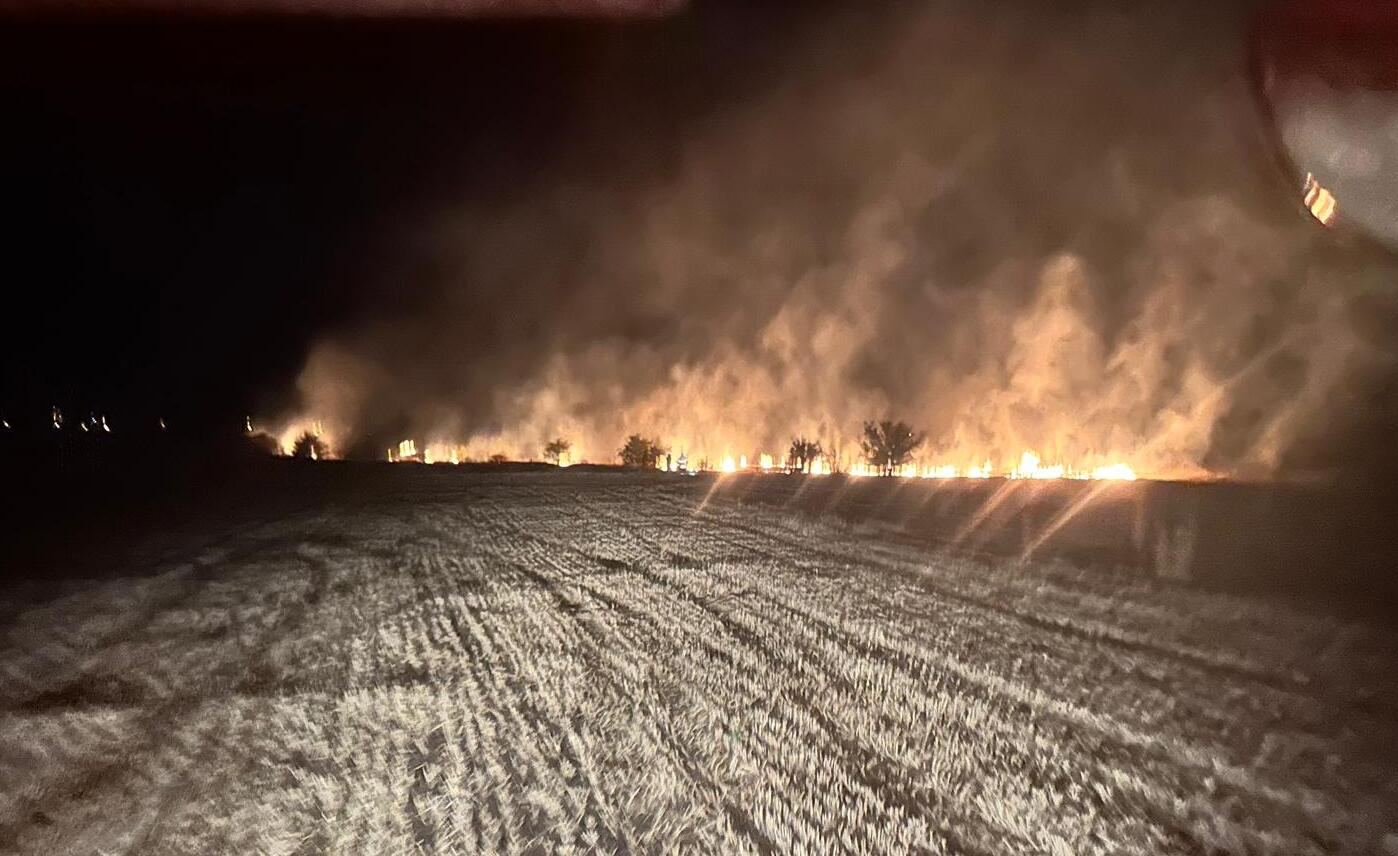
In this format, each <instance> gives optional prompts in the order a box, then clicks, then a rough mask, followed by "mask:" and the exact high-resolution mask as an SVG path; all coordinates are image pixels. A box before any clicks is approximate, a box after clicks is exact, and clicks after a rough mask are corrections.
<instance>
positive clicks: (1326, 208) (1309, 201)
mask: <svg viewBox="0 0 1398 856" xmlns="http://www.w3.org/2000/svg"><path fill="white" fill-rule="evenodd" d="M1304 193H1305V195H1304V196H1303V197H1302V201H1304V202H1305V203H1306V207H1307V208H1309V209H1310V212H1311V214H1313V215H1314V216H1315V218H1316V219H1317V220H1319V221H1320V222H1321V223H1322V224H1323V225H1326V226H1329V225H1330V224H1331V223H1333V222H1334V221H1335V208H1336V204H1337V203H1336V201H1335V195H1334V194H1333V193H1331V192H1330V191H1328V190H1326V189H1325V188H1324V187H1321V186H1320V182H1319V181H1317V180H1316V177H1315V176H1314V175H1312V174H1310V173H1309V172H1308V173H1306V187H1305V190H1304Z"/></svg>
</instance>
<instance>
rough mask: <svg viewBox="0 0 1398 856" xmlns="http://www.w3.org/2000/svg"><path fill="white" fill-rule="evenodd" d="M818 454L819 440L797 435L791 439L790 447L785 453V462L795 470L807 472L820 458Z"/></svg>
mask: <svg viewBox="0 0 1398 856" xmlns="http://www.w3.org/2000/svg"><path fill="white" fill-rule="evenodd" d="M820 454H821V450H820V442H819V441H816V440H807V439H806V438H805V437H797V438H796V439H795V440H792V441H791V448H790V449H789V450H788V451H787V453H786V462H787V465H788V466H790V467H791V468H792V469H794V470H796V472H798V473H808V472H810V471H811V465H812V464H814V463H815V462H816V461H818V460H820Z"/></svg>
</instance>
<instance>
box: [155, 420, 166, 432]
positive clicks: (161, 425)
mask: <svg viewBox="0 0 1398 856" xmlns="http://www.w3.org/2000/svg"><path fill="white" fill-rule="evenodd" d="M156 421H157V422H159V423H160V430H161V431H164V430H165V420H164V419H157V420H156Z"/></svg>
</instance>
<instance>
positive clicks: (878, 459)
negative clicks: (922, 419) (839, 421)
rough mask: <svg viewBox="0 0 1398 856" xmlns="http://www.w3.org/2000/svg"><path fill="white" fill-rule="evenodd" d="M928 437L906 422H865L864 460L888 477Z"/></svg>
mask: <svg viewBox="0 0 1398 856" xmlns="http://www.w3.org/2000/svg"><path fill="white" fill-rule="evenodd" d="M925 439H927V435H925V434H919V433H916V432H914V431H913V429H912V427H911V426H909V425H908V423H906V422H892V421H889V420H887V419H885V420H883V421H882V422H865V423H864V439H863V440H861V441H860V443H859V446H860V448H861V449H863V450H864V458H865V459H866V460H867V461H868V462H869V464H870V465H871V466H874V467H877V468H878V470H879V472H880V473H881V474H883V475H886V476H891V475H893V473H894V472H895V471H896V470H897V469H898V468H899V467H901V466H903V465H904V464H906V463H908V461H910V460H912V457H913V452H914V451H916V450H917V447H918V446H921V445H922V441H923V440H925Z"/></svg>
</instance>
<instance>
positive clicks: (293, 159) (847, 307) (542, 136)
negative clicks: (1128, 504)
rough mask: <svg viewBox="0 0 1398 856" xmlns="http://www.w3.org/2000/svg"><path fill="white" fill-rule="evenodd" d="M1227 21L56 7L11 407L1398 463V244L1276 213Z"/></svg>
mask: <svg viewBox="0 0 1398 856" xmlns="http://www.w3.org/2000/svg"><path fill="white" fill-rule="evenodd" d="M1050 5H1051V6H1052V8H1049V7H1050ZM797 6H799V8H795V7H797ZM1253 9H1254V6H1253V4H1240V5H1229V4H1173V3H1172V4H1129V3H1127V4H1123V3H1120V2H1112V3H1106V2H1101V3H1090V2H1082V3H1067V4H1040V3H1034V4H1030V3H997V2H990V3H987V2H919V3H912V2H902V3H857V4H854V3H851V4H836V3H803V4H781V5H777V4H754V3H750V2H746V3H745V2H738V0H733V2H698V3H696V4H694V5H693V6H692V7H691V8H690V9H689V10H688V11H685V12H682V13H680V14H677V15H675V16H672V17H670V18H668V19H665V20H659V21H645V22H633V23H620V22H616V21H610V22H603V21H594V22H570V23H562V22H539V21H531V22H527V23H515V24H503V23H487V24H481V23H474V24H451V25H443V24H431V25H428V24H423V23H418V24H412V25H403V24H387V23H382V22H380V23H372V22H370V23H363V22H361V23H357V24H354V25H347V24H331V23H327V22H314V23H300V24H295V25H291V24H269V23H265V22H264V23H260V24H252V23H247V22H244V23H241V24H229V23H227V22H224V23H220V24H202V25H198V24H177V25H176V24H172V25H165V26H162V27H159V28H156V29H155V31H154V32H153V33H152V32H149V31H140V32H137V28H131V29H130V30H126V31H122V30H120V29H119V28H116V29H117V31H116V32H113V27H112V26H107V27H90V26H89V27H82V26H75V25H72V24H64V25H61V26H53V25H50V26H48V27H46V28H45V29H44V30H43V32H42V34H41V37H36V38H32V39H27V40H26V42H27V43H32V45H33V46H30V47H24V46H19V45H17V47H24V49H23V50H21V51H20V54H21V56H20V58H19V59H13V58H12V59H10V60H5V61H4V63H5V73H6V76H7V79H8V82H7V86H8V87H9V88H10V89H11V96H12V97H11V99H10V100H11V101H12V102H13V103H17V104H18V105H19V115H21V116H22V117H23V118H25V120H26V122H25V123H24V127H23V128H22V129H21V131H20V132H19V133H18V135H17V138H14V139H11V140H9V141H7V142H6V143H4V144H3V145H5V146H6V147H7V149H11V148H12V149H13V151H6V152H4V154H5V166H4V167H3V169H4V170H5V172H6V173H7V176H6V184H7V186H8V187H17V188H18V190H17V191H16V192H15V194H14V196H13V198H17V199H18V202H17V203H11V204H9V206H8V207H9V209H10V210H9V212H8V213H7V215H6V216H7V221H9V222H7V225H6V230H5V231H6V233H7V235H8V236H10V237H11V238H12V239H15V241H16V246H17V247H18V249H17V255H18V257H19V262H18V265H17V266H16V268H15V269H16V270H21V271H23V280H24V281H25V282H27V283H29V285H28V286H26V287H25V288H24V289H23V292H24V293H23V295H22V296H21V297H20V298H19V301H20V307H22V308H23V312H22V313H19V314H21V315H22V316H23V317H24V320H22V321H19V320H16V319H15V316H14V315H12V316H11V319H12V323H7V325H6V332H7V340H8V341H7V342H6V351H7V353H9V354H12V355H17V356H16V358H15V359H13V360H12V359H11V357H10V356H7V358H6V367H5V382H6V386H7V393H6V394H7V396H8V398H7V399H6V401H4V402H3V404H4V406H5V407H8V408H10V409H14V408H16V407H20V406H22V405H30V406H32V405H33V403H34V402H36V401H40V400H43V399H46V398H48V397H55V396H67V397H68V398H72V399H99V398H100V399H104V400H103V401H101V402H97V403H96V404H94V405H93V406H101V407H107V408H110V409H113V410H117V409H119V408H122V407H126V408H128V409H130V410H131V412H133V413H136V412H138V411H142V409H143V408H144V409H145V410H146V411H149V410H150V409H152V408H155V409H160V408H167V409H168V408H175V409H179V408H184V409H185V410H186V411H189V412H190V413H191V418H194V419H201V418H209V419H212V418H213V416H207V417H205V416H204V415H205V414H217V415H218V418H219V419H223V418H226V417H227V415H228V414H232V413H237V414H238V417H233V418H239V417H240V416H241V413H242V412H244V411H251V412H254V413H256V414H258V415H259V417H260V418H263V419H264V420H265V421H266V422H267V424H276V423H278V422H279V421H284V420H286V419H290V418H293V417H305V418H316V419H320V420H323V421H324V422H325V424H326V427H327V429H329V430H330V431H331V433H332V434H333V435H334V438H335V440H336V442H337V445H339V447H340V449H341V451H345V452H355V451H357V452H360V453H362V454H366V455H380V456H381V455H382V453H383V449H385V448H386V447H387V446H389V445H391V444H393V443H395V442H397V440H399V439H403V438H405V437H414V438H417V439H418V440H419V442H428V441H442V442H446V441H450V442H460V443H465V444H468V446H469V448H470V449H471V451H472V453H473V454H478V455H485V454H490V453H493V452H497V451H499V452H505V453H507V454H511V455H513V456H521V457H537V456H538V455H539V454H540V449H541V447H542V445H543V443H544V442H545V441H546V440H547V439H549V438H550V437H553V436H558V435H562V436H565V437H567V438H569V439H571V440H573V442H574V444H575V452H576V456H578V457H584V458H589V459H593V460H609V459H611V458H612V457H614V454H615V450H616V448H617V447H618V446H619V445H620V442H621V440H622V439H623V438H624V437H625V435H626V434H628V433H631V432H633V431H634V432H642V433H645V434H648V435H653V436H656V437H658V438H659V439H661V440H662V442H663V443H664V444H665V445H667V446H669V447H671V448H673V449H675V450H676V451H686V452H689V453H690V454H691V456H693V457H696V458H697V457H699V456H707V457H711V458H717V457H719V456H722V455H724V454H734V455H737V454H748V455H755V454H756V453H757V452H759V451H767V452H773V453H777V454H778V455H779V454H780V452H781V451H782V450H783V449H784V448H785V445H786V444H787V443H788V442H789V440H790V438H791V437H792V436H793V435H794V434H797V433H804V434H807V435H810V436H814V437H817V438H820V439H823V440H825V441H826V443H827V446H828V445H832V444H833V443H834V442H843V443H845V444H848V445H849V446H851V447H852V446H853V441H854V438H855V436H856V434H857V429H858V425H859V423H860V422H861V421H862V420H864V419H867V418H874V417H884V416H893V417H898V418H903V419H906V420H908V421H909V422H911V423H913V424H914V425H915V426H917V427H919V428H922V429H925V430H926V431H927V432H928V435H929V441H928V445H927V448H926V451H925V458H926V459H927V460H928V461H935V462H942V463H950V464H954V465H958V466H964V465H966V464H968V463H978V462H979V461H980V460H981V459H983V458H984V457H990V458H992V459H993V460H994V461H995V462H996V463H997V465H998V464H999V463H1001V462H1006V461H1009V460H1011V459H1013V458H1015V457H1017V456H1018V454H1019V452H1020V451H1022V450H1023V449H1026V448H1032V449H1035V450H1036V451H1038V452H1040V454H1041V456H1043V457H1045V458H1046V459H1050V460H1053V459H1061V460H1065V461H1069V462H1072V463H1080V464H1083V465H1091V464H1093V463H1096V462H1101V461H1107V460H1125V461H1128V462H1130V463H1132V464H1133V465H1134V466H1136V467H1137V469H1138V470H1140V471H1142V472H1147V473H1155V474H1161V475H1176V474H1190V473H1197V472H1200V471H1201V470H1207V471H1210V472H1215V473H1232V474H1238V475H1272V474H1278V473H1297V474H1305V473H1310V472H1314V471H1324V470H1327V469H1330V468H1334V467H1337V466H1347V465H1352V464H1355V463H1356V462H1362V461H1367V460H1370V459H1373V458H1375V457H1376V456H1377V457H1380V458H1384V457H1385V456H1387V457H1386V460H1388V461H1392V460H1393V457H1392V455H1391V453H1388V452H1386V451H1385V450H1386V449H1387V444H1386V443H1385V442H1384V439H1385V437H1386V435H1387V434H1388V432H1389V431H1390V430H1391V429H1392V428H1393V427H1394V426H1395V424H1398V419H1395V414H1394V412H1393V411H1394V405H1393V401H1394V390H1395V389H1396V388H1398V387H1396V386H1395V384H1394V382H1393V379H1394V374H1393V371H1392V364H1393V358H1394V355H1395V353H1396V352H1398V351H1395V347H1396V345H1398V339H1395V337H1394V332H1393V331H1394V324H1393V323H1392V322H1393V321H1394V320H1395V319H1398V311H1395V302H1394V286H1393V283H1394V266H1393V262H1392V260H1391V256H1387V255H1385V254H1384V252H1383V251H1381V250H1379V249H1377V248H1376V247H1375V246H1374V245H1372V244H1370V243H1368V242H1365V241H1362V240H1355V239H1351V238H1347V237H1345V236H1344V235H1337V234H1336V233H1334V232H1329V231H1326V230H1325V229H1323V228H1321V227H1320V226H1319V224H1318V223H1316V222H1315V221H1314V220H1313V219H1312V218H1310V217H1309V215H1307V214H1305V212H1304V210H1303V209H1302V208H1300V206H1299V201H1298V200H1299V186H1298V185H1296V184H1295V180H1296V177H1295V176H1292V175H1288V174H1287V173H1286V172H1285V171H1284V170H1283V168H1282V167H1281V166H1280V162H1279V158H1278V157H1277V154H1276V147H1275V142H1274V140H1273V137H1272V136H1271V134H1272V131H1271V129H1270V128H1268V127H1266V125H1265V123H1264V122H1263V120H1262V119H1261V111H1260V110H1259V108H1258V104H1257V100H1256V95H1255V92H1254V89H1253V82H1252V81H1250V79H1249V77H1248V71H1249V68H1248V63H1247V60H1248V57H1247V47H1248V38H1247V36H1248V30H1249V22H1250V16H1251V13H1252V12H1253ZM46 40H47V41H46ZM60 43H61V44H63V45H64V46H66V47H67V48H69V49H70V51H69V52H67V53H64V54H62V55H61V56H62V57H64V58H56V57H55V55H54V53H53V51H52V48H54V47H55V45H57V44H60ZM76 57H81V59H77V58H76ZM1341 206H1342V209H1341V210H1343V200H1342V201H1341ZM54 389H57V390H58V391H57V392H54V391H52V390H54ZM75 406H87V405H75ZM46 415H47V413H46V411H45V412H44V413H43V414H40V415H39V417H38V418H42V417H43V416H46ZM851 451H852V449H851Z"/></svg>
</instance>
